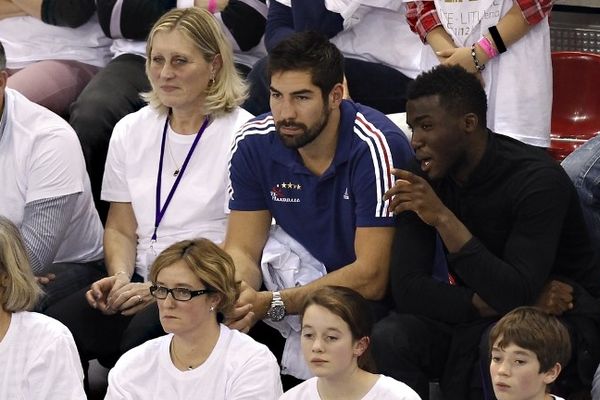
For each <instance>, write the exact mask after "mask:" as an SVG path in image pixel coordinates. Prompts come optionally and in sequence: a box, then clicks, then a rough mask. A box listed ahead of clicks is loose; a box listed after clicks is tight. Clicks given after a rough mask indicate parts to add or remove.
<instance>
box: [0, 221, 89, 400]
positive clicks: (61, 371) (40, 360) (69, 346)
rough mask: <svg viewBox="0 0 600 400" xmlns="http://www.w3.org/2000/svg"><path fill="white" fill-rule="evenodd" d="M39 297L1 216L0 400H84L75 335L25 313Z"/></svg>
mask: <svg viewBox="0 0 600 400" xmlns="http://www.w3.org/2000/svg"><path fill="white" fill-rule="evenodd" d="M41 293H42V291H41V290H40V287H39V286H38V284H37V282H36V280H35V278H34V276H33V272H31V267H30V266H29V261H28V260H27V253H26V251H25V245H24V244H23V239H22V238H21V234H20V233H19V230H18V229H17V227H16V226H15V225H14V224H13V223H12V222H10V221H9V220H8V219H7V218H5V217H2V216H0V399H6V400H8V399H10V400H13V399H44V400H64V399H69V400H78V399H79V400H85V398H86V396H85V393H84V391H83V371H82V370H81V364H80V363H79V358H78V357H77V349H76V348H75V342H74V341H73V336H71V333H70V332H69V330H68V329H67V328H66V327H65V326H64V325H63V324H61V323H60V322H58V321H56V320H54V319H52V318H49V317H47V316H45V315H42V314H38V313H35V312H29V311H27V310H30V309H32V308H33V306H34V305H35V304H36V302H37V300H38V298H39V296H40V295H41Z"/></svg>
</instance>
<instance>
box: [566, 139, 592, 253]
mask: <svg viewBox="0 0 600 400" xmlns="http://www.w3.org/2000/svg"><path fill="white" fill-rule="evenodd" d="M562 166H563V168H564V169H565V171H567V174H568V175H569V177H570V178H571V180H572V181H573V184H574V185H575V188H576V189H577V193H578V194H579V201H580V202H581V208H582V209H583V217H584V218H585V221H586V224H587V226H588V230H589V232H590V237H591V240H592V245H593V247H594V250H595V251H596V253H598V254H600V136H596V137H595V138H592V139H590V140H588V141H587V142H586V143H585V144H584V145H583V146H581V147H579V148H578V149H577V150H575V151H574V152H573V153H571V154H570V155H569V156H568V157H567V158H565V159H564V160H563V162H562Z"/></svg>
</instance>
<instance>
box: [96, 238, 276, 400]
mask: <svg viewBox="0 0 600 400" xmlns="http://www.w3.org/2000/svg"><path fill="white" fill-rule="evenodd" d="M150 280H151V281H152V286H150V290H149V293H150V294H151V295H152V296H153V297H154V298H156V299H157V303H158V310H159V313H160V323H161V324H162V326H163V329H164V330H165V332H168V334H167V335H166V336H162V337H159V338H157V339H153V340H150V341H148V342H146V343H144V344H143V345H141V346H139V347H136V348H134V349H132V350H130V351H129V352H127V353H125V354H124V355H123V356H122V357H121V359H120V360H119V361H118V362H117V364H116V365H115V367H114V368H113V369H112V370H111V371H110V374H109V377H108V382H109V387H108V393H107V395H106V399H107V400H118V399H144V398H168V399H173V400H178V399H182V400H183V399H192V398H198V396H199V395H200V397H202V398H204V399H211V400H220V399H227V400H239V399H248V400H250V399H252V400H254V399H261V400H270V399H277V398H278V397H279V395H281V392H282V391H281V382H280V380H279V367H278V365H277V360H276V359H275V357H274V356H273V354H271V352H270V351H269V349H268V348H267V347H266V346H265V345H263V344H260V343H257V342H255V341H254V340H253V339H252V338H250V337H249V336H247V335H245V334H243V333H241V332H239V331H236V330H231V329H229V328H227V327H226V326H225V325H223V324H219V322H218V320H217V314H218V313H227V312H228V311H229V310H230V309H231V308H232V307H233V304H234V303H235V301H236V299H237V296H238V289H237V286H236V283H235V278H234V267H233V261H232V260H231V257H230V256H229V255H228V254H227V253H225V252H224V251H223V250H221V249H220V248H219V247H218V246H217V245H215V244H214V243H212V242H211V241H209V240H207V239H197V240H185V241H182V242H179V243H176V244H174V245H172V246H171V247H169V248H168V249H166V250H165V251H164V252H163V253H161V254H160V255H159V256H158V258H157V259H156V261H155V262H154V265H153V266H152V270H151V271H150Z"/></svg>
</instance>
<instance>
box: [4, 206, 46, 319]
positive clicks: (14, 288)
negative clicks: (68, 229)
mask: <svg viewBox="0 0 600 400" xmlns="http://www.w3.org/2000/svg"><path fill="white" fill-rule="evenodd" d="M41 294H42V289H41V288H40V287H39V285H38V283H37V282H36V280H35V277H34V276H33V272H31V267H30V265H29V260H28V259H27V252H26V251H25V245H24V244H23V239H22V238H21V234H20V233H19V229H18V228H17V227H16V226H15V225H14V224H13V223H12V222H10V221H9V220H8V219H7V218H5V217H1V216H0V306H2V308H3V309H4V311H8V312H18V311H25V310H30V309H32V308H33V307H34V306H35V304H36V303H37V301H38V299H39V297H40V296H41Z"/></svg>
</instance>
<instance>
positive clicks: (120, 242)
mask: <svg viewBox="0 0 600 400" xmlns="http://www.w3.org/2000/svg"><path fill="white" fill-rule="evenodd" d="M136 229H137V221H136V219H135V214H134V213H133V207H132V206H131V203H110V209H109V211H108V217H107V219H106V227H105V229H104V258H105V261H106V271H107V272H108V275H110V276H112V275H114V274H116V273H118V272H121V271H124V272H126V273H127V276H128V277H129V278H131V276H132V275H133V272H134V269H135V255H136V247H137V235H136V233H135V232H136Z"/></svg>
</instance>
